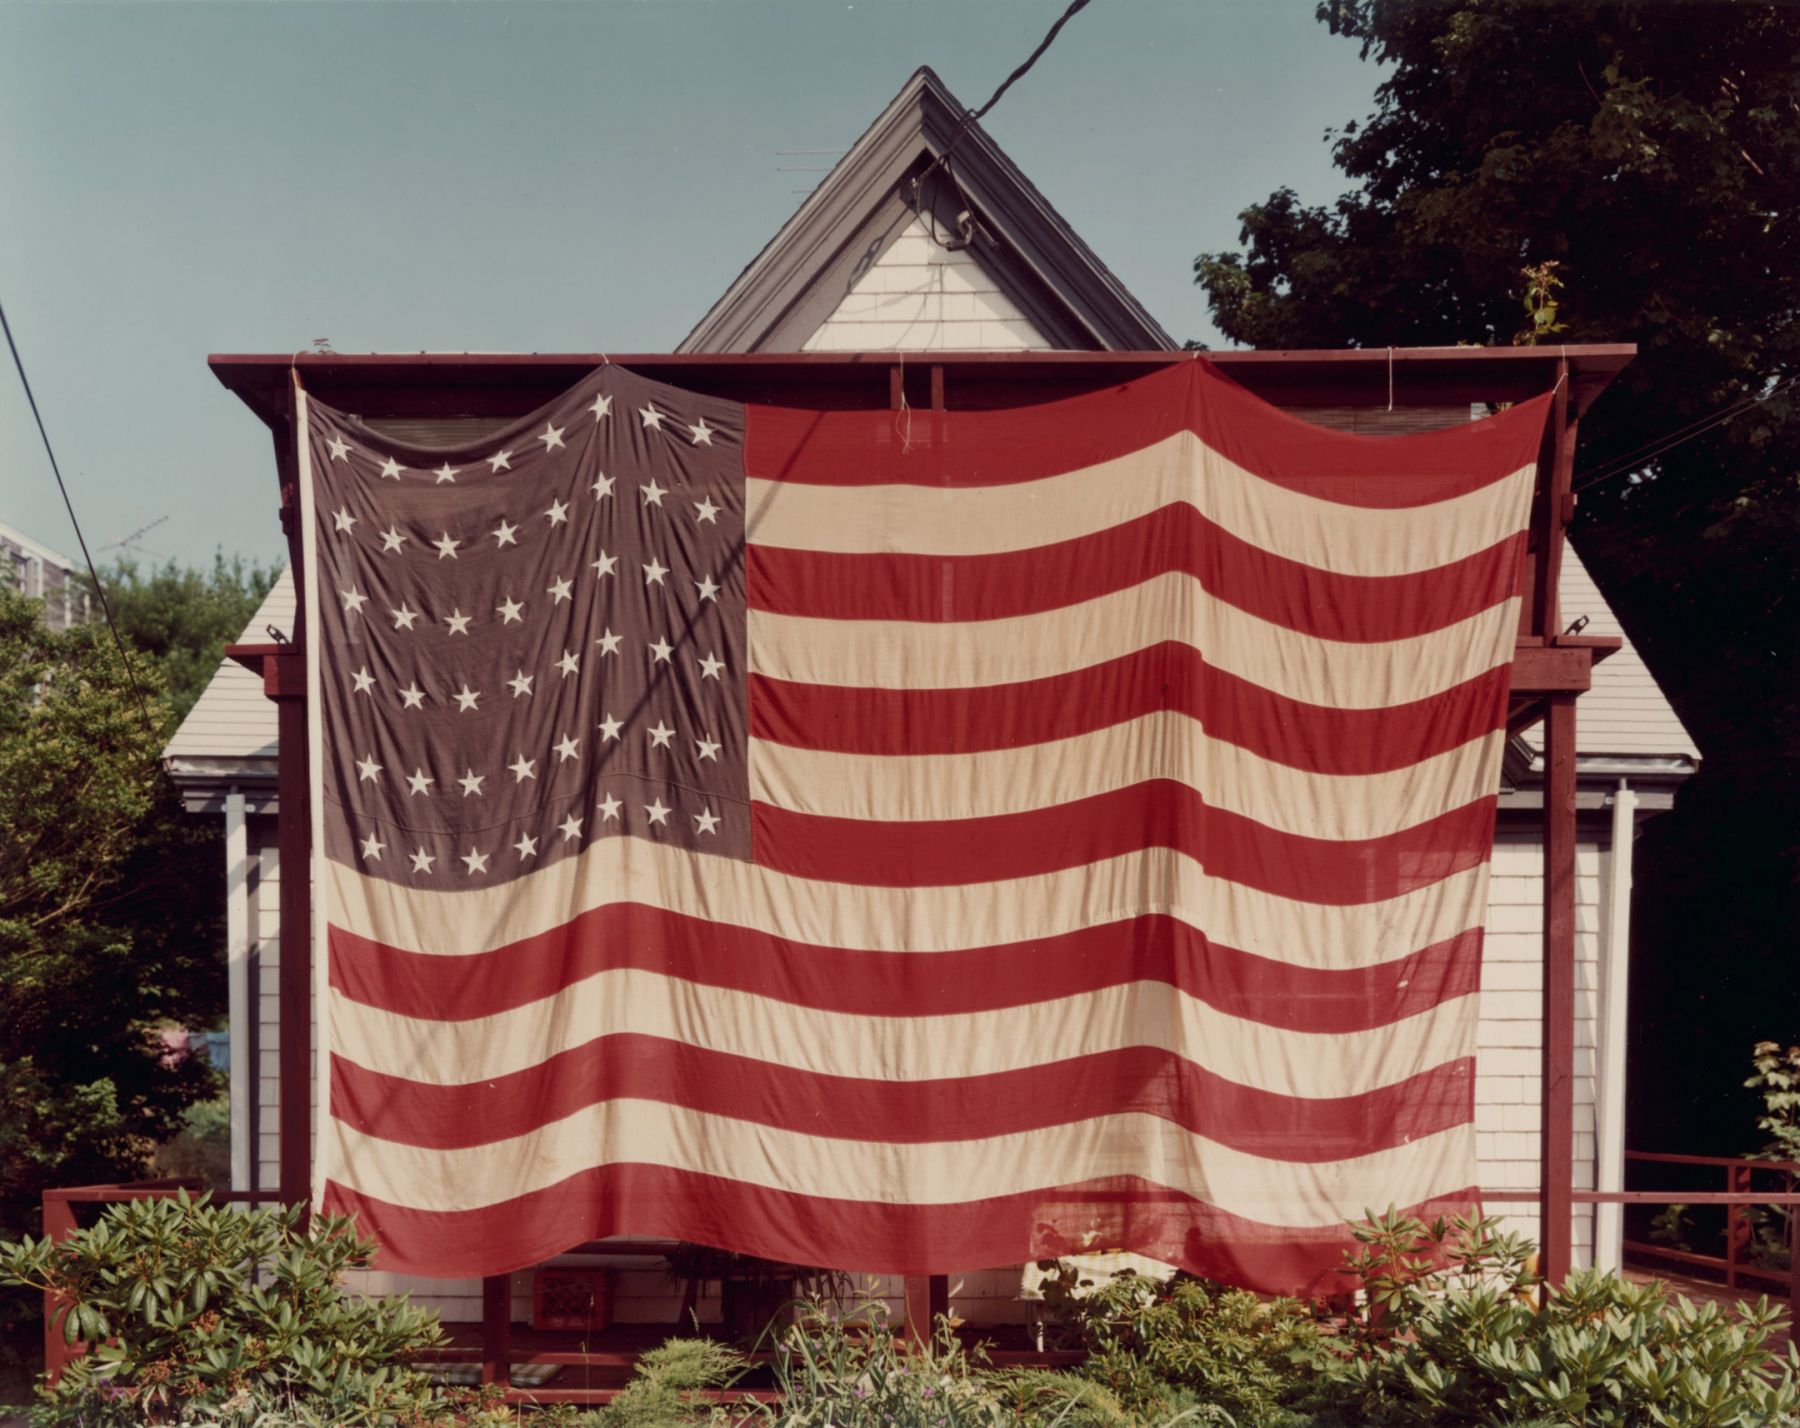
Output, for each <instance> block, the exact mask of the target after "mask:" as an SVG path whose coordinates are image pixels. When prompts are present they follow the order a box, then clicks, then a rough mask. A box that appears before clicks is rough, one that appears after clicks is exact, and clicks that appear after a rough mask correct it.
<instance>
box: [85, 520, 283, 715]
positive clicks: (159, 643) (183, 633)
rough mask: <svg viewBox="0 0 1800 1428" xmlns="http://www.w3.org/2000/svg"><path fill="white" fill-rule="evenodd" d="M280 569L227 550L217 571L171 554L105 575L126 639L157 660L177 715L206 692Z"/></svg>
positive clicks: (108, 595)
mask: <svg viewBox="0 0 1800 1428" xmlns="http://www.w3.org/2000/svg"><path fill="white" fill-rule="evenodd" d="M279 573H280V567H279V566H271V567H267V568H265V567H263V566H260V565H253V564H249V563H246V561H245V560H244V558H243V557H242V556H233V557H232V558H231V559H229V560H227V559H226V558H225V555H224V554H223V552H220V553H218V554H216V555H214V556H213V563H212V569H210V570H202V569H199V568H197V567H194V566H183V565H178V564H176V563H175V562H174V561H172V560H171V561H168V562H167V563H166V564H164V565H162V566H161V567H159V568H157V569H153V570H149V571H144V570H140V569H139V568H138V566H137V565H136V563H135V562H133V561H129V560H121V561H119V562H118V563H117V564H116V565H114V566H112V567H111V568H110V569H109V570H107V571H105V572H104V573H103V574H102V576H101V580H102V582H103V584H104V585H105V587H106V599H107V603H108V604H109V605H110V606H111V608H112V615H113V621H114V623H116V624H117V625H118V627H119V632H120V633H121V634H122V635H123V636H124V637H125V641H126V643H127V644H129V645H130V646H131V647H132V648H133V649H135V650H137V651H139V652H140V653H143V654H146V655H149V656H150V658H151V659H152V660H154V661H155V663H156V667H157V668H158V669H159V670H160V671H161V673H162V678H163V686H164V690H165V692H166V697H167V699H168V701H169V705H170V707H171V708H172V709H173V711H174V714H175V718H176V721H177V722H179V721H180V720H182V719H185V718H186V717H187V713H188V711H189V710H190V709H192V708H193V707H194V704H195V703H196V702H197V701H198V700H199V698H200V696H201V694H202V693H204V692H205V690H206V685H207V681H209V680H210V679H211V678H212V677H213V675H214V674H215V673H217V671H218V668H219V661H220V660H221V659H222V658H223V657H224V654H225V646H226V645H227V644H229V643H231V642H232V641H233V640H235V639H237V638H238V636H240V635H241V634H242V633H243V632H244V626H245V625H246V623H247V622H248V621H249V619H250V617H251V616H252V615H254V614H255V613H256V609H257V606H259V605H260V604H262V601H263V597H264V596H265V595H267V594H268V593H269V589H270V587H271V586H273V585H274V584H275V577H276V575H277V574H279ZM96 608H98V607H97V605H96ZM286 633H288V634H290V635H291V634H292V633H293V632H292V631H291V630H290V631H287V632H286Z"/></svg>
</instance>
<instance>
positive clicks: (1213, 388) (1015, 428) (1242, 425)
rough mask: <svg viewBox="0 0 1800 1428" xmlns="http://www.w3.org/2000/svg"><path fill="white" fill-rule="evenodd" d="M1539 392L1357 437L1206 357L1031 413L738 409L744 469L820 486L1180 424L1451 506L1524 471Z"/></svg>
mask: <svg viewBox="0 0 1800 1428" xmlns="http://www.w3.org/2000/svg"><path fill="white" fill-rule="evenodd" d="M1548 410H1549V398H1548V397H1534V398H1533V399H1532V400H1530V401H1528V402H1520V403H1519V404H1518V405H1516V406H1514V407H1512V408H1510V409H1509V410H1507V411H1505V412H1502V413H1500V414H1499V415H1497V416H1492V417H1489V418H1487V419H1486V420H1484V421H1477V422H1466V423H1463V424H1461V425H1458V426H1451V427H1446V428H1444V429H1442V430H1440V431H1431V432H1420V433H1416V434H1413V435H1410V436H1403V437H1391V436H1380V437H1376V436H1370V437H1359V436H1352V435H1348V434H1346V433H1344V432H1339V431H1332V430H1329V429H1328V428H1325V427H1321V426H1315V425H1314V424H1313V423H1311V422H1307V421H1302V420H1300V419H1298V418H1296V417H1291V416H1288V415H1287V414H1286V413H1285V412H1282V411H1280V410H1279V409H1277V408H1274V407H1271V406H1269V405H1268V404H1267V403H1265V402H1263V401H1262V400H1261V399H1260V398H1258V397H1254V396H1252V395H1251V394H1250V393H1248V392H1246V391H1245V390H1244V389H1243V388H1242V387H1240V386H1238V385H1237V383H1235V382H1233V381H1232V380H1231V379H1230V378H1228V377H1226V376H1224V375H1223V374H1221V373H1220V372H1219V371H1218V370H1217V369H1216V368H1214V367H1213V366H1212V365H1211V364H1210V363H1207V362H1203V361H1196V362H1184V363H1179V364H1175V365H1172V366H1169V367H1166V368H1164V369H1163V370H1162V371H1160V372H1157V373H1154V374H1152V375H1150V376H1148V377H1143V378H1140V379H1138V380H1136V381H1133V382H1130V383H1127V384H1124V385H1122V386H1118V387H1111V388H1107V389H1106V390H1104V391H1099V392H1093V393H1090V394H1087V395H1084V396H1079V397H1071V398H1068V399H1067V400H1064V401H1060V402H1047V403H1044V404H1042V405H1039V406H1034V407H1032V408H1030V409H1029V415H1028V418H1027V419H1023V420H1022V419H1021V413H1020V411H1019V410H1017V409H1009V410H1001V411H992V412H987V411H950V412H914V413H912V414H911V419H910V423H909V428H908V431H907V433H906V436H905V439H904V440H903V439H902V438H901V435H900V434H899V432H898V431H897V430H896V427H895V418H894V413H893V412H891V411H830V412H820V411H807V410H799V409H793V408H785V407H760V406H752V407H749V408H747V409H746V427H745V433H744V469H745V472H746V474H748V475H750V476H752V477H761V478H764V479H766V480H774V481H791V482H801V483H805V484H808V485H820V486H872V485H889V484H901V485H922V486H1003V485H1012V484H1016V483H1018V482H1022V481H1037V480H1042V479H1043V478H1045V477H1047V476H1055V475H1059V474H1062V473H1064V472H1070V471H1079V470H1082V469H1084V468H1086V467H1090V466H1094V465H1097V464H1099V463H1100V462H1104V461H1116V460H1118V459H1120V458H1122V457H1127V456H1130V455H1132V454H1133V453H1134V452H1138V451H1142V450H1143V449H1144V448H1146V447H1148V446H1151V445H1153V444H1155V443H1156V442H1159V441H1162V440H1164V439H1165V438H1167V437H1170V436H1172V435H1174V434H1175V433H1176V432H1178V431H1183V430H1189V431H1193V432H1195V433H1197V434H1198V435H1199V437H1200V439H1201V440H1202V441H1203V442H1204V443H1205V444H1206V445H1207V446H1209V447H1211V448H1212V449H1213V450H1215V451H1218V452H1220V453H1221V454H1222V455H1224V456H1225V457H1227V458H1228V459H1229V460H1231V461H1232V462H1233V463H1234V464H1235V465H1237V466H1239V467H1241V468H1242V469H1244V470H1246V471H1249V472H1251V473H1253V474H1254V475H1257V476H1260V477H1262V478H1263V479H1264V480H1266V481H1269V482H1270V483H1272V484H1274V485H1278V486H1283V487H1286V488H1288V489H1289V490H1295V491H1301V492H1305V493H1306V494H1308V495H1313V496H1317V497H1320V498H1322V499H1324V500H1329V501H1335V502H1337V503H1339V504H1341V505H1348V506H1363V507H1372V508H1384V509H1393V508H1398V507H1409V506H1424V505H1430V504H1432V503H1433V502H1436V501H1443V500H1448V499H1450V498H1451V497H1454V496H1459V495H1463V494H1465V493H1467V492H1469V491H1474V490H1478V489H1479V488H1481V487H1482V486H1486V485H1489V484H1490V483H1492V482H1494V481H1497V480H1499V479H1500V478H1502V477H1504V476H1508V475H1511V474H1512V473H1513V472H1515V471H1518V470H1520V469H1521V468H1523V467H1525V466H1528V465H1530V464H1531V463H1532V462H1533V461H1534V460H1535V459H1536V457H1537V454H1538V447H1539V445H1540V443H1541V441H1542V437H1543V429H1544V418H1545V414H1546V413H1547V412H1548Z"/></svg>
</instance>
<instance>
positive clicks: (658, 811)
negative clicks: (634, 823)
mask: <svg viewBox="0 0 1800 1428" xmlns="http://www.w3.org/2000/svg"><path fill="white" fill-rule="evenodd" d="M669 811H670V810H669V809H667V808H665V807H664V806H663V801H662V799H660V798H658V799H657V800H656V802H655V803H646V804H645V805H644V813H645V816H647V817H648V818H649V820H650V821H651V822H652V823H667V822H668V821H669Z"/></svg>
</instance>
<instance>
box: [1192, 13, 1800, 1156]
mask: <svg viewBox="0 0 1800 1428" xmlns="http://www.w3.org/2000/svg"><path fill="white" fill-rule="evenodd" d="M1318 15H1319V18H1320V20H1321V21H1322V22H1324V23H1325V24H1327V25H1328V26H1329V27H1330V28H1331V30H1332V31H1333V32H1334V33H1337V34H1341V35H1344V36H1346V37H1348V38H1349V39H1351V40H1352V41H1355V42H1359V43H1360V44H1361V46H1362V53H1363V56H1364V58H1365V59H1368V60H1373V61H1376V62H1378V63H1380V64H1382V65H1383V66H1384V67H1385V71H1384V72H1385V75H1386V78H1385V79H1384V81H1383V83H1382V84H1381V86H1380V88H1379V89H1378V90H1377V93H1376V105H1377V107H1376V111H1375V113H1374V114H1373V115H1371V116H1370V117H1369V118H1368V119H1366V120H1365V121H1362V122H1351V123H1347V124H1346V125H1345V126H1344V127H1343V128H1342V129H1341V130H1340V131H1337V133H1336V134H1335V136H1333V137H1334V146H1333V156H1334V159H1335V161H1336V163H1337V165H1338V166H1339V168H1341V169H1342V170H1343V172H1344V173H1345V174H1346V175H1347V176H1348V177H1349V178H1350V179H1352V180H1354V181H1355V184H1356V187H1355V188H1354V189H1353V190H1352V191H1350V192H1348V193H1346V194H1345V195H1344V196H1343V197H1342V198H1340V199H1339V200H1338V201H1337V202H1336V203H1334V204H1330V205H1325V206H1320V207H1308V206H1306V205H1303V204H1302V203H1301V202H1300V201H1299V199H1298V198H1297V197H1296V195H1295V194H1294V193H1293V192H1292V190H1289V189H1281V190H1278V191H1276V192H1275V193H1273V194H1272V195H1270V197H1269V198H1268V199H1267V200H1266V201H1264V202H1262V203H1257V204H1253V205H1252V206H1251V207H1250V208H1248V209H1246V210H1245V211H1244V213H1243V214H1242V232H1241V235H1240V237H1241V242H1242V244H1243V248H1242V250H1241V251H1236V252H1224V253H1207V254H1202V255H1201V256H1200V257H1199V258H1198V259H1197V260H1196V263H1195V271H1196V279H1197V281H1198V282H1199V283H1200V284H1201V285H1202V286H1203V287H1204V288H1205V290H1206V292H1207V295H1208V298H1209V300H1210V303H1211V306H1212V311H1213V314H1214V317H1215V319H1216V321H1217V323H1218V326H1219V328H1220V330H1221V331H1222V332H1224V334H1225V335H1226V336H1227V337H1229V338H1231V339H1232V340H1234V341H1237V342H1242V343H1248V344H1250V345H1253V346H1263V347H1331V346H1341V345H1355V346H1378V345H1387V344H1394V345H1401V344H1415V343H1416V344H1446V343H1455V342H1468V343H1476V344H1488V343H1507V342H1510V341H1512V340H1514V338H1515V336H1517V335H1518V334H1519V332H1520V329H1521V328H1522V327H1526V328H1532V329H1534V330H1535V331H1536V333H1537V334H1538V335H1539V336H1542V335H1543V331H1544V328H1545V326H1546V324H1545V322H1544V320H1543V317H1542V315H1541V314H1542V307H1541V305H1540V306H1539V307H1537V308H1536V309H1535V310H1532V309H1531V306H1530V305H1531V303H1532V291H1531V290H1532V285H1533V282H1534V279H1533V277H1531V276H1528V270H1530V272H1531V273H1534V274H1539V275H1541V274H1542V273H1544V272H1545V271H1546V266H1545V265H1548V264H1555V265H1556V266H1555V267H1554V268H1551V269H1548V270H1547V271H1549V272H1551V273H1553V274H1554V276H1555V278H1556V280H1557V281H1558V282H1559V283H1560V288H1558V289H1556V290H1555V302H1556V307H1555V309H1554V310H1553V311H1552V312H1551V313H1550V314H1549V321H1550V322H1551V323H1555V324H1560V330H1557V331H1555V333H1554V336H1553V337H1546V338H1544V340H1554V341H1562V342H1570V343H1576V342H1620V341H1628V342H1635V343H1637V344H1638V347H1639V356H1638V358H1637V359H1636V361H1634V362H1633V363H1632V364H1631V366H1630V367H1628V368H1627V369H1626V371H1625V373H1624V374H1623V376H1622V377H1621V378H1620V380H1619V381H1617V382H1616V383H1615V384H1614V386H1613V388H1612V389H1611V390H1610V391H1609V392H1608V393H1607V395H1606V396H1605V397H1604V398H1603V399H1602V400H1601V401H1600V402H1599V403H1598V404H1596V406H1595V407H1594V408H1593V409H1592V411H1591V412H1590V413H1589V414H1588V415H1587V417H1586V418H1585V419H1584V420H1583V423H1582V428H1581V448H1580V453H1579V456H1578V461H1577V483H1576V484H1577V489H1578V490H1579V492H1580V498H1579V499H1580V504H1579V507H1578V510H1577V516H1576V524H1575V527H1574V531H1573V535H1574V539H1575V542H1576V545H1577V547H1578V548H1579V549H1580V551H1581V553H1582V556H1583V558H1584V559H1585V560H1586V561H1587V562H1588V563H1589V565H1590V566H1592V567H1593V569H1594V571H1595V574H1596V577H1597V578H1598V580H1599V581H1600V584H1601V585H1602V587H1603V588H1604V589H1605V590H1606V592H1607V596H1608V599H1609V600H1610V601H1611V603H1612V604H1613V606H1614V608H1615V609H1616V610H1617V611H1618V613H1619V615H1620V617H1621V618H1622V619H1623V621H1624V622H1625V624H1626V626H1627V628H1628V629H1629V630H1630V631H1631V634H1632V638H1633V640H1634V642H1635V643H1636V644H1637V645H1638V647H1639V649H1640V650H1641V651H1642V652H1643V654H1644V656H1645V658H1646V660H1647V661H1648V662H1649V664H1650V666H1651V668H1652V670H1653V671H1654V672H1655V674H1656V676H1657V679H1658V681H1659V682H1660V683H1661V684H1662V686H1663V688H1664V689H1665V690H1666V691H1667V692H1668V693H1669V695H1670V697H1671V699H1672V701H1673V702H1674V704H1675V707H1676V709H1677V711H1678V712H1679V713H1680V714H1681V716H1682V718H1683V720H1684V721H1685V722H1686V723H1687V725H1688V727H1689V728H1690V729H1691V730H1693V732H1694V734H1695V737H1696V739H1697V741H1698V742H1699V744H1700V747H1701V749H1702V750H1703V752H1704V753H1705V755H1706V759H1705V762H1704V764H1703V766H1702V771H1701V773H1700V774H1699V775H1698V777H1696V778H1695V779H1694V780H1692V781H1691V782H1690V783H1689V784H1688V785H1687V786H1686V787H1685V788H1684V789H1683V791H1682V794H1681V796H1680V798H1679V800H1678V803H1677V808H1676V811H1675V813H1674V814H1672V815H1668V816H1665V817H1662V818H1659V819H1656V820H1654V821H1653V822H1652V823H1651V824H1650V825H1649V831H1648V833H1647V835H1646V837H1645V840H1644V844H1643V848H1642V854H1641V865H1640V867H1641V872H1640V879H1639V888H1640V893H1639V907H1638V912H1639V917H1638V921H1637V928H1638V938H1639V946H1638V951H1637V958H1636V970H1635V973H1634V982H1633V997H1634V1002H1635V1004H1636V1007H1637V1009H1638V1017H1637V1027H1636V1028H1635V1029H1634V1037H1635V1038H1636V1040H1635V1042H1634V1046H1633V1050H1634V1064H1633V1068H1632V1074H1633V1077H1634V1091H1633V1102H1634V1109H1633V1116H1634V1125H1633V1128H1632V1134H1633V1136H1634V1138H1636V1139H1638V1140H1640V1141H1643V1140H1644V1139H1645V1138H1646V1137H1648V1138H1651V1139H1654V1140H1656V1141H1657V1142H1658V1145H1657V1146H1654V1147H1649V1148H1675V1147H1674V1146H1673V1145H1672V1144H1669V1145H1664V1144H1663V1143H1664V1142H1670V1143H1672V1142H1674V1141H1676V1140H1680V1141H1682V1142H1683V1143H1682V1145H1681V1146H1680V1147H1679V1148H1683V1149H1694V1150H1702V1149H1706V1148H1708V1147H1709V1146H1714V1148H1716V1149H1718V1150H1719V1151H1720V1152H1721V1153H1726V1152H1730V1151H1732V1150H1734V1149H1735V1147H1734V1146H1731V1145H1727V1144H1723V1143H1722V1142H1723V1140H1724V1139H1726V1138H1728V1133H1727V1132H1725V1131H1724V1130H1723V1128H1724V1127H1726V1126H1730V1125H1734V1124H1741V1116H1742V1111H1743V1109H1744V1108H1743V1107H1741V1106H1733V1107H1731V1108H1729V1109H1728V1108H1726V1107H1724V1106H1721V1105H1720V1104H1719V1100H1718V1095H1719V1093H1717V1092H1713V1091H1711V1090H1710V1089H1708V1087H1709V1085H1710V1086H1718V1087H1723V1086H1726V1085H1728V1084H1729V1082H1730V1080H1731V1079H1732V1078H1731V1076H1730V1074H1729V1071H1730V1068H1732V1067H1734V1066H1735V1064H1736V1062H1737V1058H1738V1055H1739V1054H1740V1053H1739V1050H1738V1048H1739V1047H1741V1046H1742V1044H1743V1041H1744V1038H1745V1036H1746V1035H1749V1036H1752V1037H1755V1036H1757V1035H1768V1034H1782V1033H1783V1032H1785V1030H1786V1029H1787V1028H1788V1027H1791V1026H1792V1025H1793V1024H1794V1022H1795V1020H1796V1013H1800V979H1797V978H1795V977H1794V975H1793V973H1792V970H1791V965H1790V958H1791V937H1792V928H1793V926H1794V925H1795V922H1796V906H1795V902H1796V899H1795V891H1796V860H1797V855H1800V847H1797V840H1796V839H1795V837H1794V833H1793V830H1794V827H1795V823H1794V817H1793V809H1794V807H1795V795H1796V793H1800V681H1796V679H1795V677H1794V653H1795V634H1796V630H1797V629H1800V619H1797V614H1800V577H1797V574H1796V572H1797V571H1800V561H1796V560H1795V552H1796V551H1797V550H1800V481H1797V475H1800V412H1797V410H1796V405H1795V397H1796V395H1800V389H1797V388H1795V387H1794V386H1791V385H1790V383H1792V382H1793V381H1794V378H1795V377H1796V375H1797V363H1800V323H1797V321H1796V319H1797V317H1800V11H1797V10H1796V9H1794V8H1793V7H1791V6H1782V5H1769V4H1750V3H1736V4H1719V3H1708V4H1701V3H1689V4H1682V5H1671V4H1659V3H1648V2H1647V0H1635V2H1634V0H1613V3H1598V0H1567V3H1562V4H1558V5H1544V4H1539V3H1532V0H1450V3H1439V4H1418V3H1402V0H1329V3H1324V4H1321V5H1320V6H1319V7H1318ZM1542 291H1543V290H1542V289H1541V288H1540V289H1539V293H1538V297H1539V300H1540V304H1541V298H1542ZM1758 399H1763V400H1758ZM1720 413H1734V416H1733V419H1731V420H1728V421H1725V422H1723V423H1720V424H1717V425H1713V426H1702V427H1700V428H1699V429H1698V430H1696V431H1695V432H1694V433H1693V436H1692V439H1690V440H1686V441H1684V442H1682V443H1681V444H1680V445H1677V446H1673V447H1670V448H1668V449H1666V450H1663V451H1661V452H1659V453H1657V454H1655V455H1653V456H1650V457H1647V458H1640V459H1637V460H1635V461H1634V460H1632V459H1631V458H1632V455H1633V453H1634V452H1636V451H1638V450H1639V449H1641V448H1642V447H1644V446H1645V444H1646V443H1649V442H1651V441H1652V440H1653V439H1655V438H1658V437H1661V436H1663V435H1664V434H1665V433H1671V432H1674V431H1677V430H1679V429H1681V428H1683V427H1686V426H1688V425H1690V424H1694V423H1704V422H1706V421H1708V420H1709V419H1711V418H1713V417H1715V416H1717V415H1718V414H1720ZM1615 466H1622V467H1623V468H1624V469H1623V470H1622V471H1621V472H1620V474H1617V475H1614V476H1611V477H1610V478H1609V479H1605V480H1597V481H1595V482H1594V483H1593V484H1591V485H1590V486H1588V488H1587V489H1581V488H1582V485H1583V480H1584V477H1596V476H1601V475H1605V474H1606V473H1607V472H1608V471H1609V470H1610V469H1611V468H1613V467H1615ZM1721 954H1722V955H1721ZM1699 966H1704V967H1705V973H1704V975H1696V971H1695V969H1696V967H1699ZM1696 1039H1697V1040H1698V1043H1699V1044H1698V1045H1697V1046H1696V1045H1695V1042H1696ZM1676 1042H1679V1043H1680V1044H1681V1045H1682V1046H1683V1053H1684V1054H1683V1055H1681V1056H1669V1055H1668V1054H1667V1048H1668V1047H1669V1045H1671V1044H1673V1043H1676ZM1697 1062H1698V1066H1697V1065H1696V1063H1697ZM1696 1072H1698V1074H1696ZM1715 1142H1717V1144H1716V1145H1715Z"/></svg>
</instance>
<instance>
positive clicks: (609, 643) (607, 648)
mask: <svg viewBox="0 0 1800 1428" xmlns="http://www.w3.org/2000/svg"><path fill="white" fill-rule="evenodd" d="M624 638H625V636H623V635H615V634H614V633H613V632H612V626H611V625H608V626H607V627H606V633H605V634H603V635H602V636H600V638H599V639H597V640H595V641H594V643H595V644H597V645H599V646H600V653H601V654H603V655H616V654H617V653H618V652H619V641H620V640H622V639H624Z"/></svg>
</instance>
